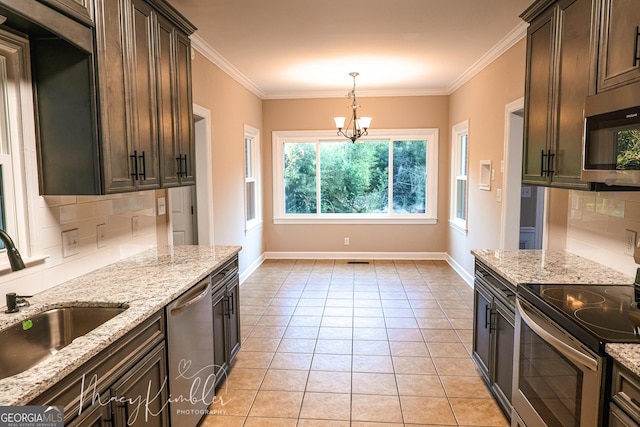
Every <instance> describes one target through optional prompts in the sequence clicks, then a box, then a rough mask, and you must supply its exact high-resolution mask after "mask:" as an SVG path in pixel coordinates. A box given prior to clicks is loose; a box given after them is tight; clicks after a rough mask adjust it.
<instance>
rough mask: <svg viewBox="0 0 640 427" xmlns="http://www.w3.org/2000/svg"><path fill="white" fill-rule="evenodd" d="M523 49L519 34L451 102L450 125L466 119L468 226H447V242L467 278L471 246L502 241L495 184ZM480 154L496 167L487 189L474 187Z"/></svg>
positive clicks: (520, 83) (520, 82)
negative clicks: (464, 228)
mask: <svg viewBox="0 0 640 427" xmlns="http://www.w3.org/2000/svg"><path fill="white" fill-rule="evenodd" d="M525 53H526V43H525V40H524V39H523V40H520V41H519V42H518V43H517V44H515V45H514V46H513V47H511V48H510V49H509V50H507V51H506V52H505V53H504V54H502V55H501V56H500V57H499V58H497V59H496V60H495V61H494V62H493V63H491V65H489V66H488V67H486V68H485V69H484V70H482V71H481V72H480V73H479V74H478V75H476V76H475V77H474V78H472V79H471V80H470V81H469V82H467V83H466V84H465V85H464V86H462V87H461V88H460V89H458V90H457V91H456V92H454V93H453V94H452V95H451V100H450V102H449V121H450V126H453V125H455V124H456V123H460V122H462V121H463V120H469V157H468V159H469V177H468V187H469V196H468V214H467V216H468V225H467V226H468V232H467V234H464V233H461V232H460V231H458V230H457V229H454V228H452V227H449V229H448V243H447V253H448V254H449V257H450V261H451V263H452V264H453V265H454V266H456V269H457V270H458V272H459V273H461V274H462V275H463V276H464V277H465V278H466V279H467V281H470V280H471V278H472V277H473V262H474V259H473V256H472V255H471V250H472V249H495V248H500V247H501V243H502V242H501V240H502V239H501V235H502V232H501V228H502V215H503V212H502V203H501V202H500V201H499V200H498V190H499V189H500V190H501V189H502V182H503V173H502V171H501V170H500V162H501V161H502V160H504V154H505V153H504V151H505V148H504V141H505V106H506V105H507V104H509V103H511V102H513V101H515V100H517V99H519V98H521V97H522V96H523V95H524V77H525V62H526V57H525ZM481 160H491V161H492V167H493V169H494V170H495V180H493V181H491V190H490V191H485V190H480V189H479V188H478V184H479V178H480V176H479V175H480V161H481ZM505 214H507V215H509V214H511V215H513V214H514V212H509V213H505ZM518 215H519V213H518Z"/></svg>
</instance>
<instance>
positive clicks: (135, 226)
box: [131, 216, 140, 237]
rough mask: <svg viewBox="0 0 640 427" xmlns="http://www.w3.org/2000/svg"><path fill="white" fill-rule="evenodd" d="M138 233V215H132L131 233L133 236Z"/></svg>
mask: <svg viewBox="0 0 640 427" xmlns="http://www.w3.org/2000/svg"><path fill="white" fill-rule="evenodd" d="M138 234H140V224H139V222H138V217H137V216H134V217H132V218H131V235H132V236H134V237H135V236H137V235H138Z"/></svg>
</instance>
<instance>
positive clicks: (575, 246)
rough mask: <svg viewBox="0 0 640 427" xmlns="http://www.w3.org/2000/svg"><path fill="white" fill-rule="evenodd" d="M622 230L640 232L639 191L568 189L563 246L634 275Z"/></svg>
mask: <svg viewBox="0 0 640 427" xmlns="http://www.w3.org/2000/svg"><path fill="white" fill-rule="evenodd" d="M626 230H634V231H636V232H638V235H639V236H640V192H633V191H628V192H626V191H625V192H622V191H620V192H618V191H616V192H601V193H598V192H585V191H573V190H572V191H570V194H569V212H568V221H567V250H569V251H571V252H573V253H575V254H577V255H580V256H583V257H585V258H588V259H592V260H594V261H597V262H599V263H601V264H604V265H607V266H609V267H612V268H615V269H616V270H619V271H621V272H623V273H625V274H628V275H630V276H635V272H636V268H637V267H638V266H637V265H636V263H635V261H634V260H633V256H632V255H630V254H627V253H626V246H627V245H626Z"/></svg>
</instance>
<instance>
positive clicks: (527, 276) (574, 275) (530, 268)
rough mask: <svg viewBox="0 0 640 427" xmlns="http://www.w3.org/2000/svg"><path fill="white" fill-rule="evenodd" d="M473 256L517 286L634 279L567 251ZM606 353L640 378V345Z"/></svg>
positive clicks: (607, 347) (496, 252) (480, 251)
mask: <svg viewBox="0 0 640 427" xmlns="http://www.w3.org/2000/svg"><path fill="white" fill-rule="evenodd" d="M471 253H472V254H473V255H474V256H475V257H476V258H477V259H478V260H480V261H482V262H483V263H484V264H486V265H487V266H488V267H490V268H491V269H493V270H494V271H495V272H496V273H498V274H500V275H501V276H503V277H504V278H505V279H507V280H509V281H510V282H511V283H513V284H514V285H518V284H522V283H534V284H545V283H549V284H554V283H557V284H605V285H620V284H628V285H630V284H632V283H633V281H634V278H633V277H631V276H627V275H625V274H622V273H619V272H618V271H616V270H613V269H611V268H609V267H605V266H603V265H601V264H598V263H596V262H594V261H591V260H588V259H586V258H582V257H580V256H578V255H575V254H572V253H570V252H566V251H536V250H522V251H518V250H510V251H501V250H486V249H476V250H472V251H471ZM605 351H606V352H607V354H609V355H610V356H611V357H613V359H615V360H616V361H617V362H619V363H620V364H622V365H623V366H625V367H626V368H628V369H629V370H630V371H631V372H633V373H635V374H636V375H638V376H640V344H606V345H605Z"/></svg>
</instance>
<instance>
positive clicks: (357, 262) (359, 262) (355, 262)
mask: <svg viewBox="0 0 640 427" xmlns="http://www.w3.org/2000/svg"><path fill="white" fill-rule="evenodd" d="M347 264H369V261H347Z"/></svg>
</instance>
